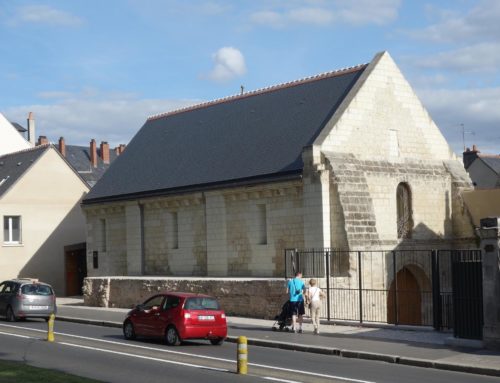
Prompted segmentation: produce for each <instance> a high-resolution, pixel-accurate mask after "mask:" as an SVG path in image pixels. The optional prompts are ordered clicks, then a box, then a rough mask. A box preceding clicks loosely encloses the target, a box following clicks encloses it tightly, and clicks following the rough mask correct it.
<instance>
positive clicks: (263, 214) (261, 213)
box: [257, 205, 267, 245]
mask: <svg viewBox="0 0 500 383" xmlns="http://www.w3.org/2000/svg"><path fill="white" fill-rule="evenodd" d="M257 225H258V243H259V244H260V245H267V207H266V205H257Z"/></svg>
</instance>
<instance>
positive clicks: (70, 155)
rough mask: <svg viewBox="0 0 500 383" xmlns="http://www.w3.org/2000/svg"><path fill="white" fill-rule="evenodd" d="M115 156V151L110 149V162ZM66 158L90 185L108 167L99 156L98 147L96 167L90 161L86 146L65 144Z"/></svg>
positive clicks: (93, 183) (88, 150)
mask: <svg viewBox="0 0 500 383" xmlns="http://www.w3.org/2000/svg"><path fill="white" fill-rule="evenodd" d="M116 157H117V155H116V153H115V151H114V150H110V151H109V160H110V163H111V162H113V161H114V160H115V159H116ZM66 160H67V161H68V162H69V164H70V165H71V166H72V167H73V168H74V169H75V170H76V171H77V172H78V174H80V176H81V177H82V178H83V179H84V180H85V182H86V183H87V184H88V185H89V186H90V187H93V186H94V185H95V184H96V182H97V181H98V180H99V179H100V178H101V177H102V175H103V174H104V173H105V172H106V171H107V170H108V168H109V164H105V163H104V162H103V161H102V159H101V157H100V148H97V167H95V168H94V167H93V166H92V165H91V163H90V148H89V147H88V146H78V145H66Z"/></svg>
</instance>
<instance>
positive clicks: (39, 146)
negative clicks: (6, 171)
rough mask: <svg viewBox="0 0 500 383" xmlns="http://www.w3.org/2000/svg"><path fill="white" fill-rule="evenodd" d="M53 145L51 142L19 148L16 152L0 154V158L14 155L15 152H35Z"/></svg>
mask: <svg viewBox="0 0 500 383" xmlns="http://www.w3.org/2000/svg"><path fill="white" fill-rule="evenodd" d="M51 145H52V144H50V143H49V144H43V145H36V146H33V147H32V148H28V149H22V150H18V151H16V152H11V153H5V154H2V155H1V156H0V158H5V157H8V156H12V155H15V154H21V153H27V152H34V151H35V150H40V149H42V148H43V149H45V148H48V147H49V146H51Z"/></svg>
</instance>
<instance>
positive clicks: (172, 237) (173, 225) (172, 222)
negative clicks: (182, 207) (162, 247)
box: [167, 211, 179, 249]
mask: <svg viewBox="0 0 500 383" xmlns="http://www.w3.org/2000/svg"><path fill="white" fill-rule="evenodd" d="M167 229H168V233H169V236H168V242H169V243H170V248H171V249H178V248H179V215H178V213H177V212H176V211H174V212H171V213H169V222H168V227H167Z"/></svg>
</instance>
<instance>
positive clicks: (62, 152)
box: [59, 137, 66, 157]
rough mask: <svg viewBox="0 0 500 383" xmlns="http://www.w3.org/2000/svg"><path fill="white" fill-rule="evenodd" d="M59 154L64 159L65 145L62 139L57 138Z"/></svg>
mask: <svg viewBox="0 0 500 383" xmlns="http://www.w3.org/2000/svg"><path fill="white" fill-rule="evenodd" d="M59 152H60V153H61V154H62V156H63V157H66V143H65V142H64V137H59Z"/></svg>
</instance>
